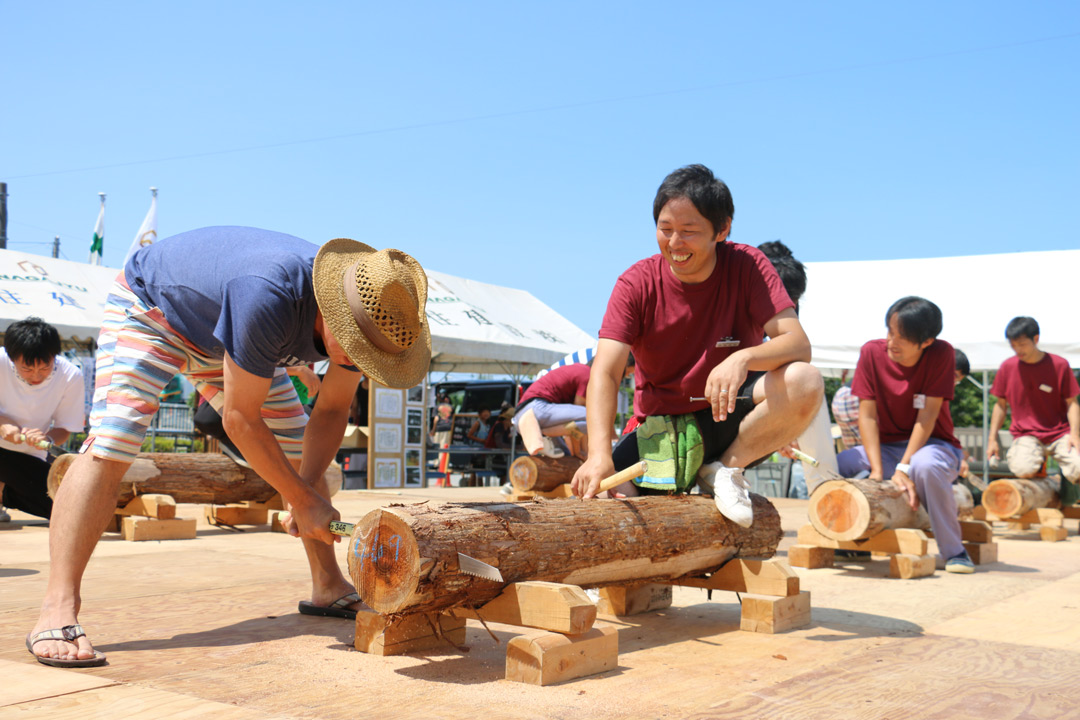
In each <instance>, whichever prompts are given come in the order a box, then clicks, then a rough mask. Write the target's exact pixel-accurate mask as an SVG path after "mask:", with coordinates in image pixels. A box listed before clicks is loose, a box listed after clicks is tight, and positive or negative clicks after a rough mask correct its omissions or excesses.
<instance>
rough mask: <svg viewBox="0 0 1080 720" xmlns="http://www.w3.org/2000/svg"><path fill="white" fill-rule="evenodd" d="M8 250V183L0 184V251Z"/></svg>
mask: <svg viewBox="0 0 1080 720" xmlns="http://www.w3.org/2000/svg"><path fill="white" fill-rule="evenodd" d="M6 249H7V183H2V182H0V250H6Z"/></svg>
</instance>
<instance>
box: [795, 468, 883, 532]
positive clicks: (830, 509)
mask: <svg viewBox="0 0 1080 720" xmlns="http://www.w3.org/2000/svg"><path fill="white" fill-rule="evenodd" d="M809 515H810V521H811V522H812V524H813V525H814V529H815V530H817V531H818V532H819V533H821V534H822V535H824V536H825V537H827V538H831V539H833V540H857V539H859V538H860V537H861V536H862V535H863V533H864V532H865V531H866V528H867V525H868V523H869V520H870V515H871V510H870V503H869V501H868V500H867V498H866V496H865V495H864V494H863V493H862V492H861V491H860V490H859V489H858V487H856V486H855V485H853V484H852V483H849V482H848V481H847V480H829V481H827V482H824V483H822V484H821V485H819V486H818V487H817V488H816V489H815V490H814V494H813V495H811V497H810V508H809Z"/></svg>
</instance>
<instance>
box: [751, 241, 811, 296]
mask: <svg viewBox="0 0 1080 720" xmlns="http://www.w3.org/2000/svg"><path fill="white" fill-rule="evenodd" d="M758 250H760V251H761V252H762V254H763V255H765V257H767V258H768V259H769V262H771V263H772V266H773V267H774V268H776V274H777V275H779V276H780V282H782V283H784V289H785V290H787V294H788V297H790V298H791V302H793V303H795V311H796V312H798V310H799V299H800V298H801V297H802V296H803V293H804V292H806V266H805V265H803V264H802V263H801V262H799V261H798V260H796V259H795V256H794V255H792V254H791V248H789V247H788V246H787V245H785V244H784V243H782V242H780V241H779V240H771V241H769V242H763V243H761V244H760V245H758Z"/></svg>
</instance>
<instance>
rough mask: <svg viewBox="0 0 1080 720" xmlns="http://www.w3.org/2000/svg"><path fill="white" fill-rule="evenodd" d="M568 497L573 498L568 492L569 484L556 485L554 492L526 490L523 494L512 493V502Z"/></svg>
mask: <svg viewBox="0 0 1080 720" xmlns="http://www.w3.org/2000/svg"><path fill="white" fill-rule="evenodd" d="M569 497H574V493H573V492H571V490H570V483H563V484H562V485H556V486H555V489H554V490H546V491H534V490H526V491H524V492H521V491H515V492H514V502H528V501H529V500H535V499H536V498H544V499H545V500H558V499H559V498H569Z"/></svg>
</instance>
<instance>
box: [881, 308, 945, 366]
mask: <svg viewBox="0 0 1080 720" xmlns="http://www.w3.org/2000/svg"><path fill="white" fill-rule="evenodd" d="M933 342H934V340H933V338H931V339H930V340H924V341H923V342H922V343H914V342H911V341H910V340H908V339H907V338H905V337H904V336H903V335H901V334H900V321H899V319H898V318H897V317H896V315H893V316H892V317H891V318H889V332H888V333H886V335H885V351H886V352H887V353H888V355H889V358H890V359H891V360H892V361H893V362H895V363H897V364H898V365H903V366H904V367H914V365H915V363H917V362H919V358H921V357H922V354H923V350H925V349H926V348H928V347H930V346H931V345H932V344H933Z"/></svg>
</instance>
